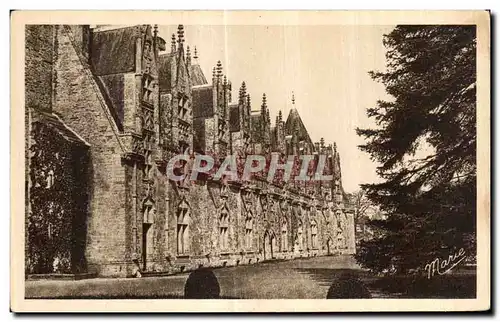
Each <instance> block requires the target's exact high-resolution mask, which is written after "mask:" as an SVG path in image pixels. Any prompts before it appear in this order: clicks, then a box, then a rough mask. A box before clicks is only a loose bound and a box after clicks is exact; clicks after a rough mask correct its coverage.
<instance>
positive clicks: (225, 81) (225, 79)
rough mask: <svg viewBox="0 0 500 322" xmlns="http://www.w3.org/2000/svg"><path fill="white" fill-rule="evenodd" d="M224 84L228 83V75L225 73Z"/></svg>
mask: <svg viewBox="0 0 500 322" xmlns="http://www.w3.org/2000/svg"><path fill="white" fill-rule="evenodd" d="M224 85H227V76H226V75H224Z"/></svg>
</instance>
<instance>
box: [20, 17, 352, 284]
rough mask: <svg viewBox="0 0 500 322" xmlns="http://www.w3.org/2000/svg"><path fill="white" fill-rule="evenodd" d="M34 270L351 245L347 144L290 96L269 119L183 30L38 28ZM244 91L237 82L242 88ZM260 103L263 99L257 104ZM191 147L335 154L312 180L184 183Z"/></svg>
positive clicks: (30, 96) (198, 261)
mask: <svg viewBox="0 0 500 322" xmlns="http://www.w3.org/2000/svg"><path fill="white" fill-rule="evenodd" d="M25 35H26V39H25V41H26V68H25V93H26V96H25V97H26V98H25V107H26V108H25V110H26V121H25V125H26V129H27V135H26V169H27V171H26V196H27V198H26V225H25V227H26V232H25V235H26V238H25V240H26V244H25V250H26V274H46V273H72V274H78V273H86V272H95V273H97V274H98V275H99V276H133V275H134V274H136V272H137V271H138V270H139V271H140V272H141V273H142V275H145V274H146V275H147V274H149V273H151V274H152V273H175V272H181V271H188V270H192V269H196V268H198V267H199V266H200V265H204V266H212V267H218V266H233V265H246V264H254V263H257V262H262V261H265V260H273V259H292V258H299V257H312V256H323V255H331V254H338V253H344V254H352V253H354V251H355V238H354V219H353V212H352V211H350V210H349V209H346V207H345V206H344V204H345V193H344V191H343V188H342V180H341V171H340V157H339V153H338V151H337V150H336V146H335V144H333V145H325V143H324V142H323V140H321V141H320V142H318V143H313V141H312V140H311V138H310V137H309V134H308V132H307V130H306V128H305V126H304V124H303V122H302V120H301V118H300V116H299V114H298V112H297V109H296V108H295V101H294V99H293V101H292V109H291V111H290V114H289V115H288V117H287V119H286V120H284V119H283V117H282V114H281V112H279V114H278V117H277V119H276V122H275V123H274V124H272V123H271V120H270V117H269V108H268V106H267V103H266V97H265V94H264V95H263V97H262V100H261V101H260V102H259V103H258V105H260V106H255V105H257V104H255V103H254V102H255V101H257V99H253V102H252V100H251V98H250V95H249V94H247V88H246V84H245V83H242V84H241V85H239V86H238V87H239V88H238V95H235V96H234V97H233V92H234V90H235V89H236V88H235V89H233V85H232V83H231V81H230V80H229V79H227V77H226V76H225V75H224V72H223V67H222V65H221V64H220V62H218V63H216V64H214V69H213V73H212V75H204V73H203V72H202V69H201V68H200V66H199V64H198V62H197V58H198V53H197V51H196V49H195V47H194V48H191V49H194V50H190V47H189V46H187V44H186V43H185V42H186V40H185V38H184V29H183V26H179V27H178V31H177V34H176V35H172V39H171V41H169V44H167V42H166V41H165V40H164V39H162V38H161V37H160V35H158V31H157V27H156V26H150V25H138V26H131V27H109V26H93V27H91V26H88V25H78V26H77V25H30V26H27V27H26V33H25ZM235 87H236V86H235ZM252 105H254V106H255V107H256V108H254V106H252ZM179 153H201V154H211V155H217V156H218V157H220V158H223V157H224V156H226V155H227V154H230V153H232V154H240V155H247V154H264V155H271V154H273V153H274V154H278V155H280V156H286V155H300V154H326V155H328V159H327V168H328V171H329V173H331V174H333V177H334V179H333V180H332V181H328V182H322V183H320V184H316V185H314V186H312V187H309V186H305V185H300V184H297V183H294V182H289V183H286V184H284V183H268V182H267V181H266V180H264V179H261V178H260V177H255V178H253V179H252V180H251V181H250V182H231V181H225V180H218V181H217V180H214V179H212V178H211V177H210V176H206V177H204V178H203V179H202V180H198V181H196V182H190V181H183V182H174V181H170V180H168V178H167V176H166V165H167V163H168V160H169V159H170V158H171V157H172V156H174V155H176V154H179Z"/></svg>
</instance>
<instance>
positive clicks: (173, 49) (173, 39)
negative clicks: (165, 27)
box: [170, 34, 177, 52]
mask: <svg viewBox="0 0 500 322" xmlns="http://www.w3.org/2000/svg"><path fill="white" fill-rule="evenodd" d="M170 48H171V52H175V51H176V50H177V46H176V44H175V34H172V45H171V47H170Z"/></svg>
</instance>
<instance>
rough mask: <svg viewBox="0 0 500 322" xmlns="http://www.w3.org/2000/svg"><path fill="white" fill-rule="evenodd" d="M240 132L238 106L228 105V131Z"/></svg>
mask: <svg viewBox="0 0 500 322" xmlns="http://www.w3.org/2000/svg"><path fill="white" fill-rule="evenodd" d="M239 130H240V106H239V105H238V103H231V104H229V131H231V132H237V131H239Z"/></svg>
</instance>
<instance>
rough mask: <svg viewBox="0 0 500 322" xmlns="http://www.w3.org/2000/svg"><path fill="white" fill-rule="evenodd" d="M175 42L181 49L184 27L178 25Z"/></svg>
mask: <svg viewBox="0 0 500 322" xmlns="http://www.w3.org/2000/svg"><path fill="white" fill-rule="evenodd" d="M177 41H178V42H179V47H182V44H183V43H184V26H183V25H179V27H177Z"/></svg>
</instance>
